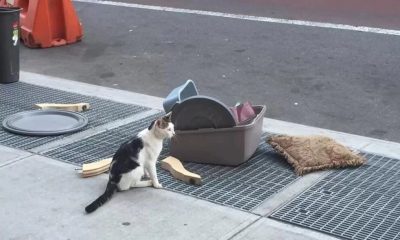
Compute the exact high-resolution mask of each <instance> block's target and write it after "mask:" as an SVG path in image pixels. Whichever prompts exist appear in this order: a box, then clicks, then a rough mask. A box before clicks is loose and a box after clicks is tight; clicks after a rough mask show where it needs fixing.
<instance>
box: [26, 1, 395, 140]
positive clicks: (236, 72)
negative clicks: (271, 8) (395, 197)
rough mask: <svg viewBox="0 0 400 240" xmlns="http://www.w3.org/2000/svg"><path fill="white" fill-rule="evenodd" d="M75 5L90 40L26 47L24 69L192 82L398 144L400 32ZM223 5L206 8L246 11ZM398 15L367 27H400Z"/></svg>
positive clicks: (145, 86) (158, 91) (128, 80)
mask: <svg viewBox="0 0 400 240" xmlns="http://www.w3.org/2000/svg"><path fill="white" fill-rule="evenodd" d="M129 2H138V3H140V1H129ZM175 2H178V3H179V2H182V1H175ZM192 2H196V1H189V3H192ZM225 2H227V1H225ZM150 3H152V2H148V4H150ZM74 4H75V6H76V9H77V11H78V14H79V16H80V18H81V20H82V24H83V26H84V30H85V38H84V40H83V41H82V42H80V43H77V44H72V45H69V46H64V47H58V48H50V49H28V48H25V47H22V49H21V70H24V71H31V72H36V73H41V74H47V75H51V76H57V77H62V78H67V79H71V80H76V81H82V82H88V83H92V84H97V85H102V86H108V87H113V88H119V89H124V90H130V91H135V92H139V93H144V94H149V95H154V96H159V97H165V96H166V95H167V94H168V93H169V92H170V90H172V89H173V88H174V87H175V86H178V85H180V84H182V83H183V82H185V81H186V80H187V79H192V80H194V81H195V82H196V84H197V86H198V89H199V91H200V93H201V94H202V95H209V96H212V97H216V98H219V99H220V100H222V101H223V102H225V103H226V104H229V105H233V104H234V103H236V102H237V101H245V100H250V101H251V102H252V103H254V104H266V105H267V107H268V109H267V114H266V116H267V117H269V118H275V119H280V120H285V121H290V122H295V123H301V124H306V125H311V126H316V127H322V128H327V129H332V130H338V131H343V132H348V133H353V134H359V135H363V136H369V137H374V138H380V139H385V140H391V141H396V142H400V121H399V119H400V106H399V105H400V95H399V94H398V93H399V91H400V81H399V78H400V66H399V65H400V64H399V63H400V44H399V41H400V37H399V36H391V35H382V34H375V33H364V32H355V31H348V30H340V29H327V28H317V27H307V26H295V25H287V24H279V23H268V22H257V21H247V20H241V19H229V18H221V17H213V16H201V15H194V14H188V13H174V12H163V11H154V10H146V9H136V8H127V7H120V6H106V5H98V4H93V3H78V2H75V3H74ZM154 4H157V2H155V1H154ZM197 4H199V1H197ZM210 4H211V3H210ZM221 4H222V3H221V2H220V1H218V4H216V5H217V6H218V7H215V8H213V9H208V8H210V7H207V9H204V10H215V11H220V12H229V10H230V8H232V12H233V13H239V10H238V9H239V8H238V9H236V10H235V9H233V7H232V6H230V5H229V3H225V6H226V8H222V7H221V6H219V5H221ZM232 5H234V4H232ZM207 6H209V5H207ZM394 6H397V5H394ZM176 7H181V8H184V7H185V6H184V5H182V6H181V5H177V6H176ZM193 7H195V5H193ZM220 8H221V9H220ZM252 8H253V9H258V10H257V11H262V8H261V7H260V8H255V7H254V6H251V7H249V9H247V8H245V7H243V9H244V10H243V11H244V12H240V13H243V14H255V15H256V14H257V12H256V10H251V9H252ZM224 9H225V10H226V11H223V10H224ZM246 9H247V10H246ZM260 9H261V10H260ZM393 9H395V8H393ZM365 11H367V10H365ZM278 13H279V12H275V15H274V17H287V18H295V17H296V16H294V17H293V16H292V15H290V14H289V13H288V14H287V15H285V16H283V15H280V14H278ZM306 13H307V12H306ZM306 13H305V15H307V14H306ZM367 13H368V11H367ZM260 15H261V14H260ZM265 15H268V14H265ZM319 15H321V14H319ZM398 15H399V14H398V12H397V15H395V14H394V15H393V17H392V18H390V20H387V19H381V18H379V15H376V16H373V17H374V18H378V19H381V20H380V21H377V20H371V22H372V23H371V24H370V23H369V22H368V21H366V24H369V25H370V26H373V27H384V28H393V29H396V26H400V23H399V22H397V23H398V24H397V25H396V24H395V22H393V21H394V20H396V17H397V19H399V18H398V17H399V16H398ZM268 16H269V15H268ZM360 16H363V15H362V14H359V15H357V16H356V17H355V19H356V20H354V19H353V20H348V22H347V20H346V21H345V22H343V23H345V24H352V23H354V24H358V21H362V19H363V18H362V17H360ZM338 19H339V20H340V19H342V20H343V19H345V18H340V17H338ZM307 20H318V21H322V20H324V19H321V18H314V17H313V16H310V17H309V18H307ZM326 20H327V21H328V20H332V19H326ZM392 20H393V21H392ZM332 21H333V22H335V21H334V19H333V20H332ZM338 23H342V22H338ZM360 25H365V24H360Z"/></svg>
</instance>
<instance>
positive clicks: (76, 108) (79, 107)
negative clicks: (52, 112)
mask: <svg viewBox="0 0 400 240" xmlns="http://www.w3.org/2000/svg"><path fill="white" fill-rule="evenodd" d="M34 106H35V107H36V108H39V109H42V110H44V109H58V110H66V111H72V112H82V111H86V110H88V109H89V108H90V104H89V103H73V104H64V103H37V104H35V105H34Z"/></svg>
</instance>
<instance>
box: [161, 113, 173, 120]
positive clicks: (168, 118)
mask: <svg viewBox="0 0 400 240" xmlns="http://www.w3.org/2000/svg"><path fill="white" fill-rule="evenodd" d="M171 115H172V112H169V113H167V114H165V115H164V117H163V120H164V121H166V122H171Z"/></svg>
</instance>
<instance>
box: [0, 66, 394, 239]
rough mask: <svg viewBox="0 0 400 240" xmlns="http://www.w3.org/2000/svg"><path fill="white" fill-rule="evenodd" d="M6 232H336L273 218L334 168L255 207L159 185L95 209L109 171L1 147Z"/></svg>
mask: <svg viewBox="0 0 400 240" xmlns="http://www.w3.org/2000/svg"><path fill="white" fill-rule="evenodd" d="M21 81H23V82H27V83H31V84H36V85H42V86H46V87H51V88H57V89H61V90H65V91H71V92H75V93H80V94H84V95H91V96H97V97H101V98H105V99H110V100H113V101H117V102H123V103H131V104H132V103H135V104H139V105H143V106H147V107H151V108H156V109H161V102H162V99H160V98H154V97H151V96H145V95H141V94H136V93H131V92H126V91H121V90H115V89H109V88H104V87H98V86H94V85H89V84H84V83H78V82H74V81H69V80H64V79H57V78H53V77H47V76H43V75H38V74H32V73H27V72H23V73H22V74H21ZM264 123H265V126H264V130H266V131H269V132H274V133H288V134H325V135H328V136H331V137H333V138H335V139H337V140H338V141H340V142H342V143H344V144H346V145H348V146H351V147H353V148H357V149H360V150H365V151H369V152H373V153H376V154H381V155H385V156H390V157H393V158H400V144H398V143H393V142H386V141H382V140H376V139H371V138H365V137H361V136H354V135H349V134H346V133H340V132H334V131H329V130H325V129H318V128H312V127H307V126H303V125H298V124H292V123H287V122H282V121H276V120H272V119H265V122H264ZM0 155H1V156H2V158H1V160H0V176H1V179H2V184H1V185H0V222H1V223H2V224H1V230H0V238H1V239H24V240H25V239H41V240H42V239H301V240H302V239H319V240H320V239H336V238H334V237H331V236H328V235H326V234H322V233H319V232H315V231H312V230H309V229H305V228H300V227H296V226H294V225H290V224H286V223H282V222H279V221H275V220H272V219H269V218H266V216H268V215H269V214H270V213H271V212H272V211H273V210H274V209H277V208H278V207H280V206H282V205H283V204H285V203H286V202H287V201H289V200H290V199H292V198H293V197H294V196H296V195H297V194H299V193H300V192H302V191H304V190H305V189H307V188H308V187H310V186H311V185H312V184H314V183H316V182H318V180H319V179H321V178H322V177H324V176H325V175H326V174H327V173H329V171H324V172H318V173H314V174H308V175H306V176H304V177H302V178H299V180H297V181H295V182H294V183H293V184H291V185H289V186H288V187H287V188H285V189H284V190H283V191H281V192H279V193H277V194H275V195H274V196H272V197H271V198H269V199H267V200H266V201H265V202H264V203H263V204H261V205H260V206H259V207H257V208H256V209H254V210H253V211H251V212H244V211H240V210H236V209H233V208H229V207H225V206H220V205H217V204H214V203H210V202H207V201H204V200H199V199H196V198H193V197H189V196H186V195H182V194H179V193H175V192H171V191H168V190H164V189H162V190H158V189H153V188H145V189H132V190H130V191H127V192H123V193H117V194H115V195H114V197H113V199H112V200H111V201H110V202H109V203H107V204H106V205H104V206H103V207H102V208H100V209H99V210H98V211H96V212H95V213H93V214H91V215H86V214H85V213H84V207H85V206H86V205H87V204H88V203H90V202H91V201H93V200H94V199H95V198H96V197H98V196H99V195H100V194H101V193H102V192H103V191H104V187H105V184H106V181H107V176H106V175H101V176H97V177H92V178H88V179H82V178H80V177H79V176H78V175H77V174H76V173H75V172H74V168H75V166H73V165H70V164H66V163H63V162H60V161H57V160H53V159H50V158H46V157H43V156H40V155H37V154H35V153H32V152H25V151H21V150H17V149H12V148H8V147H4V146H0Z"/></svg>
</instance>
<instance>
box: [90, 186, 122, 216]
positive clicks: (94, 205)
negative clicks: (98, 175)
mask: <svg viewBox="0 0 400 240" xmlns="http://www.w3.org/2000/svg"><path fill="white" fill-rule="evenodd" d="M116 190H117V184H116V183H114V182H111V181H108V183H107V188H106V191H105V192H104V193H103V195H101V196H100V197H98V198H97V199H96V200H94V201H93V202H92V203H91V204H89V205H88V206H87V207H86V208H85V211H86V213H92V212H94V211H96V209H97V208H99V207H101V206H102V205H103V204H104V203H106V202H107V201H108V200H110V198H111V197H112V195H113V194H114V192H115V191H116Z"/></svg>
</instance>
